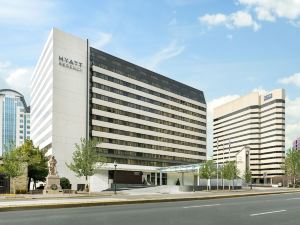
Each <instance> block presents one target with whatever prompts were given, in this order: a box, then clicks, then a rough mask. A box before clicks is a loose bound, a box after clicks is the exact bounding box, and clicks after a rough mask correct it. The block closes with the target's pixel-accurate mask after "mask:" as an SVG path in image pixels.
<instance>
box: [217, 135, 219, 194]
mask: <svg viewBox="0 0 300 225" xmlns="http://www.w3.org/2000/svg"><path fill="white" fill-rule="evenodd" d="M218 190H219V139H218V138H217V191H218Z"/></svg>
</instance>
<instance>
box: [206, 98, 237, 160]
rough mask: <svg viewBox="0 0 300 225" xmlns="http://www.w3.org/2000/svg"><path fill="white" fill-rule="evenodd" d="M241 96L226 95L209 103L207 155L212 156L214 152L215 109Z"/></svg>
mask: <svg viewBox="0 0 300 225" xmlns="http://www.w3.org/2000/svg"><path fill="white" fill-rule="evenodd" d="M239 97H240V96H239V95H226V96H222V97H220V98H215V99H213V100H211V101H210V102H208V103H207V155H208V156H210V155H212V152H213V111H214V108H216V107H218V106H221V105H223V104H226V103H227V102H231V101H233V100H235V99H237V98H239Z"/></svg>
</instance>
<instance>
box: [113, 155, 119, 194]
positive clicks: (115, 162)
mask: <svg viewBox="0 0 300 225" xmlns="http://www.w3.org/2000/svg"><path fill="white" fill-rule="evenodd" d="M117 166H118V164H117V161H116V160H115V161H114V167H115V171H114V193H115V194H117V183H116V171H117Z"/></svg>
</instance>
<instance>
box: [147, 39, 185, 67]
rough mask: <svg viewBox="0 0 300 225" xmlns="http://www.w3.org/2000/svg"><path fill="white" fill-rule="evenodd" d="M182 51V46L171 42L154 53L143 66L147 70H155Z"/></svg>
mask: <svg viewBox="0 0 300 225" xmlns="http://www.w3.org/2000/svg"><path fill="white" fill-rule="evenodd" d="M184 49H185V46H184V45H179V44H178V43H177V41H172V42H170V44H169V45H168V46H167V47H165V48H163V49H161V50H160V51H158V52H157V53H155V54H154V55H153V56H152V57H151V58H150V59H149V60H148V62H146V65H145V66H146V67H147V68H149V69H155V68H156V67H157V66H158V65H159V64H161V63H162V62H164V61H166V60H168V59H170V58H173V57H175V56H177V55H179V54H181V53H182V52H183V51H184Z"/></svg>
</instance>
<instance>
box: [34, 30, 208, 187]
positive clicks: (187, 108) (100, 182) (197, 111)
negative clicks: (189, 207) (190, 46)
mask: <svg viewBox="0 0 300 225" xmlns="http://www.w3.org/2000/svg"><path fill="white" fill-rule="evenodd" d="M128 71H130V72H128ZM88 81H89V82H88ZM31 83H32V87H31V112H32V113H31V121H32V125H31V128H32V129H31V130H32V134H31V136H32V139H33V142H34V144H36V145H39V146H40V148H45V149H48V154H53V155H55V157H56V158H57V160H58V173H59V175H60V176H65V177H67V178H69V179H70V180H71V183H72V184H73V189H76V186H77V184H82V183H84V180H79V179H78V178H76V177H75V176H74V175H73V174H72V173H71V172H70V170H69V169H68V168H67V167H66V166H65V163H68V162H70V160H71V158H72V154H73V151H74V144H75V143H79V142H80V138H96V139H98V140H99V141H100V142H101V144H100V146H99V149H98V150H99V154H101V155H102V156H104V157H106V158H107V160H108V163H107V164H106V165H105V167H104V168H100V169H99V170H98V172H97V174H96V175H95V176H93V177H91V179H90V182H91V190H92V191H101V190H103V189H106V188H109V187H110V184H111V182H112V181H111V178H110V177H109V171H111V170H112V163H113V162H114V161H117V163H118V168H117V169H118V170H120V171H121V170H122V171H123V172H124V171H127V172H128V171H132V172H133V173H134V172H138V171H142V172H144V175H143V177H142V178H144V177H145V176H146V174H148V175H149V173H153V172H154V171H156V168H158V167H162V166H169V165H175V164H189V163H200V162H203V161H204V160H205V159H206V103H205V99H204V95H203V93H202V92H201V91H199V90H196V89H193V88H191V87H188V86H186V85H183V84H181V83H179V82H176V81H173V80H171V79H169V78H166V77H163V76H161V75H159V74H155V73H153V72H152V71H148V70H146V69H144V68H141V67H138V66H136V65H134V64H131V63H128V62H125V61H124V60H121V59H118V58H116V57H114V56H111V55H109V54H107V53H104V52H101V51H99V50H96V49H94V48H91V47H89V46H88V42H87V40H83V39H80V38H78V37H75V36H72V35H69V34H66V33H64V32H62V31H59V30H57V29H53V30H52V32H51V34H50V36H49V38H48V40H47V42H46V44H45V47H44V50H43V52H42V54H41V57H40V59H39V61H38V64H37V66H36V68H35V71H34V74H33V77H32V81H31ZM189 96H191V97H189Z"/></svg>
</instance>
